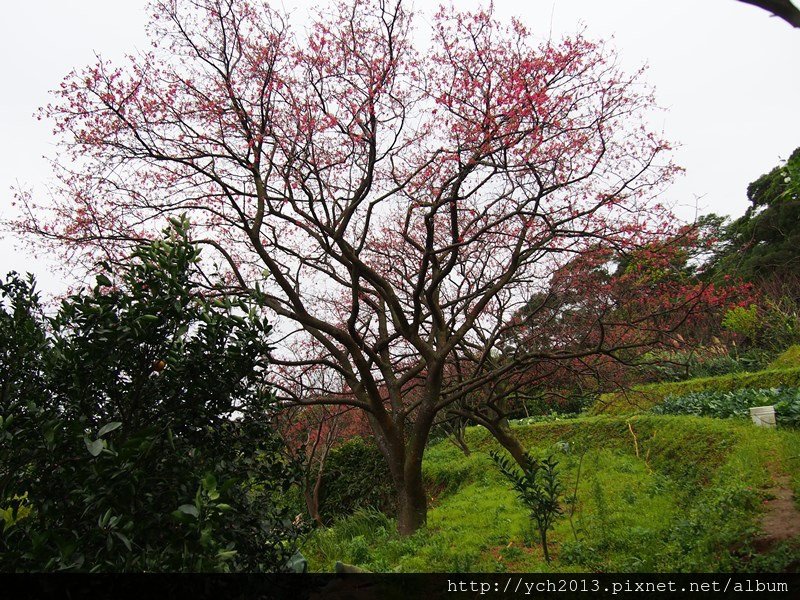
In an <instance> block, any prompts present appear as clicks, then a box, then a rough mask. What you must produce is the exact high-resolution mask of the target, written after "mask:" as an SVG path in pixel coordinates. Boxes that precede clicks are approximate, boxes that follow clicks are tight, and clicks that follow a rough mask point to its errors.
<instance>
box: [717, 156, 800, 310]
mask: <svg viewBox="0 0 800 600" xmlns="http://www.w3.org/2000/svg"><path fill="white" fill-rule="evenodd" d="M798 182H800V148H798V149H796V150H795V151H794V152H792V154H791V155H790V156H789V159H788V160H787V161H786V163H785V164H784V165H781V166H778V167H775V168H774V169H772V170H771V171H770V172H769V173H766V174H764V175H762V176H761V177H759V178H758V179H757V180H755V181H754V182H753V183H751V184H750V185H749V186H747V199H748V200H749V201H750V206H749V207H748V209H747V210H746V211H745V214H744V215H743V216H741V217H739V218H738V219H736V220H735V221H733V222H732V223H730V224H728V225H726V226H724V229H723V238H722V240H721V241H722V244H721V248H720V249H719V251H718V252H717V254H716V256H715V257H714V260H713V264H712V268H713V273H714V275H715V277H716V278H717V279H721V278H722V277H724V276H725V275H728V276H739V277H743V278H745V279H747V280H749V281H754V282H758V283H759V284H762V285H763V284H765V283H767V282H771V283H772V284H774V283H776V282H782V283H783V284H785V286H786V287H787V289H788V288H790V287H795V289H794V290H793V292H794V294H796V295H800V282H799V281H798V270H799V269H800V183H798Z"/></svg>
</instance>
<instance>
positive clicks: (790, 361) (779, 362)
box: [769, 344, 800, 369]
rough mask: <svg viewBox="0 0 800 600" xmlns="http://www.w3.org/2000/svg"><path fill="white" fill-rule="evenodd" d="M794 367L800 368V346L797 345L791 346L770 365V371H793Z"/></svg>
mask: <svg viewBox="0 0 800 600" xmlns="http://www.w3.org/2000/svg"><path fill="white" fill-rule="evenodd" d="M793 367H800V345H797V344H795V345H794V346H789V347H788V348H787V349H786V350H785V351H784V352H783V354H781V355H780V356H778V358H776V359H775V360H773V361H772V362H771V363H770V365H769V368H770V369H791V368H793Z"/></svg>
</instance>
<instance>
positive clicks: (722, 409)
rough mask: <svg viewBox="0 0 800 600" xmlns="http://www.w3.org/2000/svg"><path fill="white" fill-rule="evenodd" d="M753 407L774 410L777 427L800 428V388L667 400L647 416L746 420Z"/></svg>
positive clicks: (705, 393)
mask: <svg viewBox="0 0 800 600" xmlns="http://www.w3.org/2000/svg"><path fill="white" fill-rule="evenodd" d="M753 406H774V407H775V415H776V418H777V420H778V423H780V424H782V425H788V426H794V427H797V426H800V388H770V389H761V390H755V389H749V388H746V389H741V390H733V391H730V392H713V391H712V392H694V393H691V394H686V395H685V396H668V397H667V398H666V400H664V402H662V403H661V404H659V405H657V406H655V407H653V408H652V409H651V411H650V412H653V413H655V414H659V415H695V416H698V417H716V418H723V419H724V418H730V417H741V418H749V416H750V408H751V407H753Z"/></svg>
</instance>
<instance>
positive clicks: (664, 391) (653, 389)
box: [592, 366, 800, 415]
mask: <svg viewBox="0 0 800 600" xmlns="http://www.w3.org/2000/svg"><path fill="white" fill-rule="evenodd" d="M781 386H784V387H800V367H798V366H794V367H790V368H784V369H768V370H765V371H754V372H752V373H730V374H728V375H720V376H718V377H701V378H698V379H689V380H687V381H673V382H665V383H654V384H650V385H642V386H636V387H634V388H632V389H631V390H629V391H627V392H615V393H610V394H603V395H601V396H600V398H599V399H598V401H597V402H596V403H595V405H594V406H593V407H592V411H593V412H594V414H617V415H619V414H630V413H634V412H639V411H643V410H647V409H649V408H651V407H652V406H654V405H656V404H658V403H659V402H662V401H663V400H664V399H665V398H666V397H667V396H683V395H686V394H688V393H690V392H703V391H716V392H729V391H731V390H738V389H742V388H755V389H759V388H773V387H781Z"/></svg>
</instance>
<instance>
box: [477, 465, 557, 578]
mask: <svg viewBox="0 0 800 600" xmlns="http://www.w3.org/2000/svg"><path fill="white" fill-rule="evenodd" d="M490 456H491V457H492V460H494V462H495V463H496V464H497V466H498V468H499V469H500V472H501V473H502V474H503V475H505V476H506V478H507V479H508V480H509V481H510V482H511V485H512V486H513V487H514V490H516V492H517V495H518V496H519V499H520V500H521V501H522V503H523V504H524V505H525V506H526V507H527V508H528V509H529V510H530V513H531V519H533V520H534V521H535V522H536V526H537V528H538V530H539V539H540V541H541V544H542V552H544V558H545V561H547V562H548V563H549V562H550V553H549V552H548V550H547V532H548V531H549V530H550V529H552V527H553V524H554V521H555V520H556V519H557V518H558V517H559V516H561V515H562V514H563V509H562V508H561V495H562V493H563V491H564V488H563V486H562V484H561V480H560V478H559V476H558V473H557V472H556V467H557V466H558V461H556V460H555V459H554V458H553V457H552V456H548V457H547V458H545V459H543V460H541V461H539V460H536V459H534V458H533V457H531V456H530V455H528V461H527V465H526V467H525V468H524V470H520V469H519V468H517V466H516V463H515V462H514V461H512V460H511V459H510V458H508V457H507V456H504V455H502V454H499V453H497V452H491V453H490Z"/></svg>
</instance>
